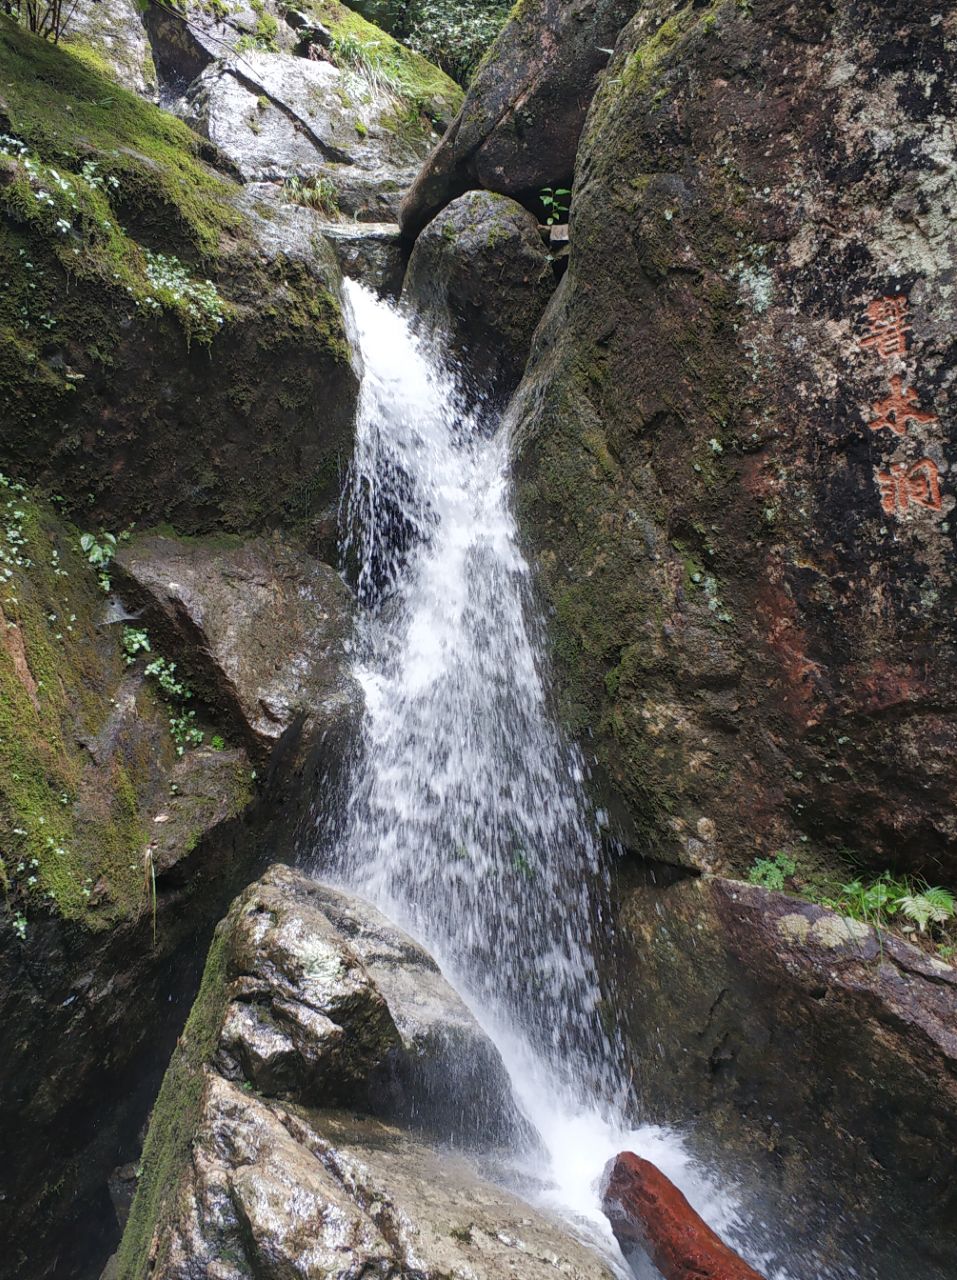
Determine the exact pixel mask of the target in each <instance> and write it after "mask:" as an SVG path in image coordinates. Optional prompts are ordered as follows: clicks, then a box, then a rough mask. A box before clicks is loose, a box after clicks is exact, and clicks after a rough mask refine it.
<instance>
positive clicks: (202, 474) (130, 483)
mask: <svg viewBox="0 0 957 1280" xmlns="http://www.w3.org/2000/svg"><path fill="white" fill-rule="evenodd" d="M0 76H2V90H0V112H2V113H3V117H4V130H5V132H6V134H7V136H8V137H10V138H12V139H14V140H15V141H13V142H8V143H6V144H4V149H3V154H0V170H2V173H0V178H2V180H0V214H2V222H0V256H2V261H3V263H4V264H5V269H6V270H7V271H8V273H9V276H10V281H11V287H10V288H8V289H6V290H5V291H4V295H3V298H2V300H0V324H2V333H3V358H2V368H0V414H2V419H3V422H4V426H5V430H4V431H3V433H2V434H0V465H2V466H3V467H4V469H5V470H8V471H12V472H13V473H14V474H16V475H18V476H21V477H24V478H26V479H28V480H29V481H31V482H37V483H41V484H44V485H45V486H46V487H47V488H48V489H49V491H50V492H54V493H61V494H63V495H64V497H65V498H66V501H67V504H68V506H69V509H71V510H73V511H74V512H76V513H78V514H79V513H81V514H79V518H80V519H82V520H83V522H84V524H85V525H86V526H87V527H91V526H92V527H94V528H95V527H97V526H99V525H106V526H107V527H108V528H109V527H112V528H114V529H117V528H121V527H123V526H125V525H127V524H129V523H130V522H132V521H134V520H139V521H143V522H144V523H156V522H157V521H159V520H161V519H162V520H166V521H170V522H172V523H173V524H175V525H176V527H177V528H179V529H180V530H181V531H184V532H188V533H195V532H199V531H209V530H211V529H219V530H250V529H261V528H264V527H266V528H272V527H275V525H277V524H280V523H284V524H287V525H291V524H299V525H303V526H306V525H308V524H309V523H310V522H311V521H313V520H315V519H317V518H321V517H322V516H323V515H328V514H329V513H330V512H334V511H335V508H336V505H337V503H338V497H339V481H340V467H341V466H342V465H343V462H344V459H346V458H347V457H348V456H349V454H350V451H351V440H352V421H353V416H354V411H355V403H356V391H357V379H356V375H355V373H354V371H353V369H352V365H351V360H350V355H349V349H348V345H347V342H346V339H345V332H344V328H343V323H342V314H341V310H340V306H339V302H338V297H337V295H338V289H339V275H338V270H337V267H336V264H335V261H334V259H330V257H329V256H328V255H323V254H322V253H319V254H317V253H316V251H315V249H314V248H313V246H312V245H311V244H309V243H308V242H307V244H306V246H305V251H304V252H300V251H298V250H297V249H296V248H294V247H293V246H292V245H279V246H277V245H275V244H274V243H270V244H268V245H267V244H264V243H261V242H260V241H259V240H258V238H257V229H258V228H257V226H256V225H255V224H254V223H253V222H251V220H250V219H249V218H248V217H247V216H246V215H245V214H244V213H243V211H242V210H241V208H240V207H239V204H240V201H239V189H238V188H237V187H236V185H235V184H234V183H232V182H230V181H227V180H226V179H225V178H224V177H222V176H220V175H217V174H216V173H215V172H214V171H213V170H212V169H210V168H209V167H208V165H207V164H206V163H205V161H204V159H203V156H204V155H206V156H209V155H211V152H210V151H209V148H208V145H207V148H206V150H205V151H204V150H203V144H202V143H201V142H200V140H199V139H198V138H197V137H196V135H195V134H193V133H191V132H190V131H189V130H188V129H187V128H186V127H185V126H184V125H183V124H182V123H181V122H179V121H177V120H175V119H173V118H172V117H170V116H169V115H167V114H166V113H164V112H162V111H160V110H159V109H158V108H155V107H153V106H150V105H149V104H147V103H144V102H141V101H140V100H139V99H137V98H136V97H134V96H133V95H132V94H130V93H128V92H126V91H125V90H123V89H121V88H119V87H118V86H117V85H116V84H115V83H114V82H112V81H110V80H108V79H106V78H105V77H103V76H101V75H100V74H99V73H98V72H96V71H94V70H92V69H91V68H89V67H88V66H87V65H86V64H85V63H84V62H82V61H80V60H78V59H77V58H76V57H74V56H73V55H71V54H70V53H68V52H65V51H63V50H60V49H57V48H54V47H51V46H49V45H47V44H45V43H44V42H42V41H38V40H31V38H30V37H29V35H27V34H25V33H23V32H21V31H19V30H18V29H17V28H16V27H15V26H13V25H12V24H10V23H4V24H3V29H2V31H0ZM107 102H109V103H110V104H111V109H110V110H106V108H105V106H100V105H98V104H100V103H107ZM48 188H49V190H48ZM40 193H45V195H46V197H48V199H44V198H41V196H40ZM51 193H56V194H55V195H54V194H51ZM25 263H26V264H29V268H30V269H29V270H28V269H27V267H26V266H24V264H25ZM211 371H214V372H215V376H211Z"/></svg>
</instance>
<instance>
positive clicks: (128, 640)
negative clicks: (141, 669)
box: [121, 627, 151, 667]
mask: <svg viewBox="0 0 957 1280" xmlns="http://www.w3.org/2000/svg"><path fill="white" fill-rule="evenodd" d="M121 644H122V646H123V656H124V659H125V661H126V665H127V666H128V667H131V666H132V665H133V663H134V662H135V661H136V658H137V655H138V654H141V653H150V652H151V649H150V638H149V636H148V635H147V634H146V632H145V631H139V630H137V628H136V627H124V628H123V639H122V641H121Z"/></svg>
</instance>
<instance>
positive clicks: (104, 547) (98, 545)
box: [80, 530, 116, 591]
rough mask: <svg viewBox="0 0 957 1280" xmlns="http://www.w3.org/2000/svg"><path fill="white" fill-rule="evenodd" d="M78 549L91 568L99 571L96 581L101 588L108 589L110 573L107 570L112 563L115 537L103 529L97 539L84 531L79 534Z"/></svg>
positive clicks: (114, 551) (114, 552)
mask: <svg viewBox="0 0 957 1280" xmlns="http://www.w3.org/2000/svg"><path fill="white" fill-rule="evenodd" d="M80 550H81V551H82V552H83V554H84V555H85V556H86V558H87V560H88V561H89V563H90V564H91V565H92V566H93V568H94V569H97V570H98V571H99V572H98V574H97V581H98V582H99V584H100V588H101V590H103V591H109V589H110V575H109V573H108V570H109V567H110V565H111V564H112V563H113V557H114V555H116V538H115V537H114V536H113V534H112V533H106V532H105V531H104V530H101V531H100V534H99V541H97V539H96V538H95V537H94V536H93V534H92V533H84V534H81V536H80Z"/></svg>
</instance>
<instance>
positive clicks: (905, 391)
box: [868, 374, 937, 436]
mask: <svg viewBox="0 0 957 1280" xmlns="http://www.w3.org/2000/svg"><path fill="white" fill-rule="evenodd" d="M874 412H875V413H876V414H877V417H876V418H873V419H872V420H871V421H870V422H869V423H868V426H869V427H870V429H871V430H872V431H880V430H881V429H882V428H883V427H887V429H888V430H889V431H894V432H896V433H897V435H899V436H903V435H906V434H907V424H908V422H916V423H918V424H921V423H925V422H936V421H937V415H936V413H925V412H924V411H923V410H922V409H921V407H920V400H919V399H918V396H917V392H916V391H915V390H914V388H913V387H905V386H904V380H903V378H901V377H899V376H898V375H896V374H895V376H894V377H893V378H891V394H890V395H889V396H888V397H887V399H886V400H878V402H877V404H875V405H874Z"/></svg>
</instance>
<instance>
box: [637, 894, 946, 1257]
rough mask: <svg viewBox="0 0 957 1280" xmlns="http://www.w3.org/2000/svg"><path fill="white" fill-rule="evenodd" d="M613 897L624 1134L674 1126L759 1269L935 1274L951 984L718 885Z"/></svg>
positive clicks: (837, 927) (768, 900)
mask: <svg viewBox="0 0 957 1280" xmlns="http://www.w3.org/2000/svg"><path fill="white" fill-rule="evenodd" d="M621 897H622V906H621V910H620V914H619V917H618V922H617V934H618V942H619V947H620V953H621V954H620V968H619V970H618V973H617V982H618V985H619V990H620V993H621V1000H622V1005H623V1028H624V1031H625V1035H626V1040H627V1044H628V1049H629V1054H630V1057H631V1059H632V1060H633V1061H634V1062H635V1063H637V1064H638V1067H637V1087H638V1106H639V1109H640V1113H641V1115H642V1118H643V1119H645V1120H658V1119H661V1120H667V1121H668V1122H669V1123H673V1124H677V1125H679V1126H682V1125H687V1126H689V1128H690V1129H691V1130H692V1131H693V1134H694V1141H695V1142H696V1143H697V1144H698V1147H699V1150H700V1151H701V1152H702V1153H703V1154H704V1155H705V1157H706V1158H708V1159H711V1160H715V1161H717V1163H718V1164H719V1167H721V1168H722V1169H724V1170H726V1171H727V1173H728V1175H729V1176H736V1177H737V1178H738V1179H739V1180H740V1182H741V1184H742V1186H743V1187H744V1188H745V1189H746V1191H747V1194H748V1201H749V1204H751V1205H754V1206H757V1208H758V1210H759V1211H762V1212H760V1213H759V1215H758V1216H759V1217H763V1218H764V1219H765V1220H766V1221H767V1222H770V1223H773V1224H774V1227H773V1237H774V1238H773V1239H772V1240H770V1241H769V1242H768V1244H769V1248H772V1249H773V1250H774V1251H775V1262H776V1264H777V1265H788V1266H790V1265H792V1264H791V1261H790V1260H791V1258H795V1259H796V1258H800V1259H801V1269H800V1270H799V1271H798V1272H797V1274H800V1275H805V1274H807V1275H817V1274H823V1275H835V1276H839V1275H844V1274H848V1271H849V1268H850V1267H852V1266H853V1267H854V1268H855V1269H856V1272H857V1274H859V1275H862V1276H867V1277H868V1280H870V1278H871V1277H880V1280H906V1277H908V1276H912V1275H913V1274H914V1269H915V1268H916V1269H917V1270H918V1271H919V1273H920V1274H921V1275H922V1276H926V1277H933V1280H945V1278H946V1277H948V1276H951V1275H953V1274H954V1268H955V1266H957V1232H955V1229H954V1224H955V1222H957V1215H955V1207H957V1202H955V1199H954V1196H955V1190H954V1188H955V1175H957V1168H955V1152H957V1031H955V1028H957V970H955V969H953V968H952V967H951V966H949V965H946V964H944V963H943V962H942V961H940V960H935V959H933V958H931V957H929V956H928V955H926V954H925V953H924V952H922V951H919V950H917V949H916V948H915V947H912V946H910V945H909V944H907V943H905V942H902V941H901V940H899V939H897V938H893V937H891V936H890V935H888V934H884V935H878V934H876V933H875V932H874V930H872V929H870V928H869V927H867V926H866V925H863V924H861V923H859V922H858V921H855V920H849V919H845V918H843V917H841V916H837V915H835V914H834V913H833V912H830V911H826V910H825V909H824V908H822V907H818V906H815V905H812V904H810V903H807V902H805V901H803V900H800V899H796V898H791V897H787V896H786V895H784V894H776V893H768V892H767V891H766V890H764V889H760V888H757V887H756V886H753V885H746V884H742V883H740V882H737V881H729V880H724V879H721V878H718V877H713V878H709V877H705V878H703V879H683V880H680V881H678V882H676V883H673V884H671V885H670V886H667V887H654V886H652V885H649V884H646V883H645V884H642V883H639V882H637V881H636V880H631V881H626V882H625V884H624V885H623V886H622V893H621ZM835 1187H839V1188H840V1197H839V1199H840V1204H841V1213H840V1214H836V1213H835V1211H834V1204H835V1192H834V1188H835ZM890 1221H893V1222H894V1223H895V1230H894V1232H893V1233H888V1232H887V1231H886V1229H885V1226H886V1223H887V1222H890ZM768 1270H770V1271H772V1272H773V1270H774V1267H773V1266H769V1267H768Z"/></svg>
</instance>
